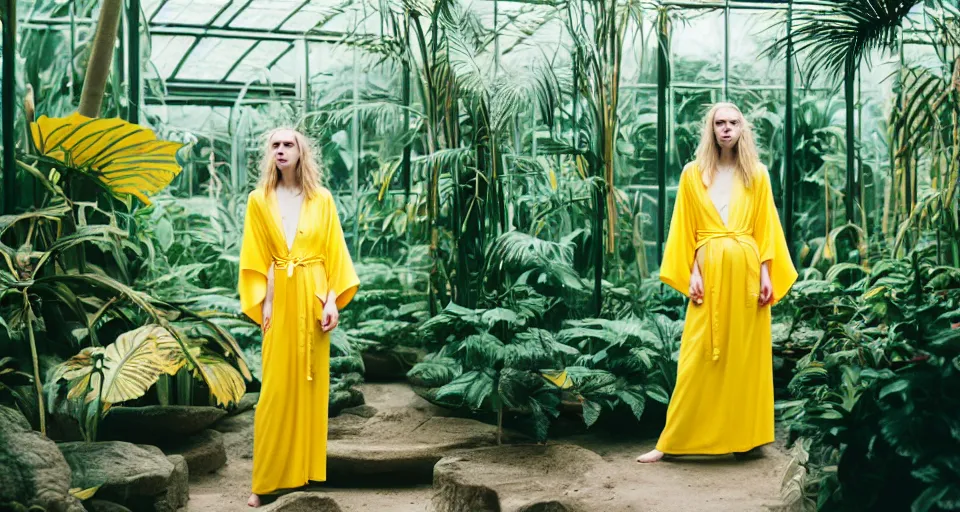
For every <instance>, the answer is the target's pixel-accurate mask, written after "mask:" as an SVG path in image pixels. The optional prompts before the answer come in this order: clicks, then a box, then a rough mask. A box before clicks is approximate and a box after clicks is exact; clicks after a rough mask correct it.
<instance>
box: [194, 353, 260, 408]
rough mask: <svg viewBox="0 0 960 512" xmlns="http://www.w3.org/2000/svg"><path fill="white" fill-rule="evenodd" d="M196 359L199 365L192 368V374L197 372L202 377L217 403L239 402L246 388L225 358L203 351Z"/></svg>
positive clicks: (224, 404)
mask: <svg viewBox="0 0 960 512" xmlns="http://www.w3.org/2000/svg"><path fill="white" fill-rule="evenodd" d="M196 359H197V363H199V366H198V367H197V368H195V369H194V375H196V374H199V375H200V376H201V377H203V380H204V382H206V384H207V387H209V388H210V393H212V394H213V396H214V397H215V398H216V399H217V405H222V406H227V405H229V404H230V403H240V399H241V398H243V394H244V393H245V392H246V390H247V387H246V384H245V383H244V382H243V376H242V375H240V372H239V371H237V369H236V368H234V367H233V365H231V364H230V363H228V362H227V360H226V359H223V358H222V357H220V356H218V355H216V354H211V353H203V354H200V355H199V356H198V357H197V358H196Z"/></svg>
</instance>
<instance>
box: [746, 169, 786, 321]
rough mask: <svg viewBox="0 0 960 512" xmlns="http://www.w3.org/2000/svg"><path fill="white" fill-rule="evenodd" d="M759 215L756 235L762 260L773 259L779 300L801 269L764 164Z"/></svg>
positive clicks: (759, 184) (758, 197)
mask: <svg viewBox="0 0 960 512" xmlns="http://www.w3.org/2000/svg"><path fill="white" fill-rule="evenodd" d="M756 182H757V189H756V191H755V192H754V194H755V197H756V204H757V209H756V218H755V219H754V228H753V238H754V239H755V240H756V241H757V247H758V248H759V249H760V263H763V262H766V261H769V262H770V281H771V284H773V302H772V303H771V305H772V304H776V303H777V302H779V301H780V299H782V298H783V297H784V296H786V295H787V292H789V291H790V288H791V287H792V286H793V283H795V282H796V281H797V269H796V268H795V267H794V265H793V260H792V259H791V258H790V249H789V247H788V246H787V239H786V237H785V236H784V234H783V226H781V224H780V216H779V214H778V213H777V206H776V203H774V201H773V188H772V187H771V185H770V174H769V173H768V172H767V169H766V168H761V169H760V171H759V172H758V176H757V180H756Z"/></svg>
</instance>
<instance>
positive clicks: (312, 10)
mask: <svg viewBox="0 0 960 512" xmlns="http://www.w3.org/2000/svg"><path fill="white" fill-rule="evenodd" d="M338 11H339V10H338V9H337V8H336V7H335V6H331V5H322V4H318V3H317V2H311V3H309V4H307V5H305V6H304V7H303V8H302V9H300V10H299V11H297V14H296V16H293V17H292V18H290V19H289V20H287V22H286V23H284V24H283V26H282V27H280V28H281V30H283V31H290V32H306V31H308V30H311V29H313V28H314V27H316V26H317V25H318V24H319V23H321V22H323V21H325V20H326V19H328V18H330V17H331V16H333V15H334V14H336V13H337V12H338Z"/></svg>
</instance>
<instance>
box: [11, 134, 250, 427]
mask: <svg viewBox="0 0 960 512" xmlns="http://www.w3.org/2000/svg"><path fill="white" fill-rule="evenodd" d="M32 132H33V135H34V142H35V146H36V147H37V148H38V150H39V154H38V155H33V156H30V157H29V159H32V160H33V165H32V164H30V163H26V162H20V168H21V170H23V171H24V172H25V173H26V174H27V175H28V176H30V177H31V179H33V180H36V182H37V183H39V185H40V188H41V189H42V190H43V191H44V194H43V197H42V201H41V203H40V204H38V205H37V208H36V209H34V210H33V211H29V212H26V213H22V214H19V215H8V216H4V217H3V218H2V219H0V236H4V239H5V240H6V241H14V242H15V247H17V248H16V249H13V248H11V247H9V246H7V245H3V246H2V247H0V249H2V252H3V256H4V260H5V262H6V269H4V270H0V308H2V310H3V315H2V317H3V318H4V320H5V324H6V325H7V326H9V328H8V329H7V331H8V332H7V334H8V336H6V337H5V338H6V339H5V340H3V342H4V344H5V345H11V344H12V347H16V350H11V351H10V352H9V353H14V354H15V355H14V357H18V356H19V355H20V354H21V353H22V352H23V351H22V350H21V347H23V344H22V343H19V342H18V340H24V339H25V340H27V341H28V343H27V344H26V345H27V346H28V347H29V360H30V361H32V366H33V375H32V377H33V384H34V387H35V389H36V399H37V405H38V411H37V418H36V419H37V420H38V423H39V427H40V429H41V431H44V432H45V431H46V425H45V423H46V411H45V409H44V407H43V399H42V395H43V393H42V392H41V388H42V381H41V373H42V372H41V369H40V365H41V356H53V357H54V358H57V357H69V356H70V355H72V354H73V353H75V351H76V350H77V349H80V348H82V347H84V346H88V347H94V348H95V347H99V346H102V345H103V342H104V341H106V342H107V343H109V342H110V341H112V340H113V339H115V337H116V336H119V335H120V334H121V333H122V332H126V331H129V330H131V329H134V328H137V327H140V326H142V325H144V324H146V323H153V324H157V325H159V326H161V327H163V328H164V329H166V330H167V332H169V333H170V334H171V335H172V336H173V337H174V339H175V340H176V342H177V343H178V344H179V346H180V348H181V351H182V353H183V354H184V357H185V358H186V360H187V362H188V364H187V367H188V369H190V370H192V371H198V372H200V374H202V375H204V377H205V379H206V381H207V383H208V385H209V386H210V387H211V389H214V388H217V393H219V394H220V397H221V398H223V397H225V396H226V395H228V393H221V392H220V391H221V388H222V385H220V384H218V383H217V382H216V378H215V375H213V374H210V373H209V372H206V371H204V370H203V369H202V367H203V364H204V363H203V361H202V358H201V356H200V355H197V356H194V355H193V353H192V352H191V350H190V345H189V344H188V342H187V339H194V340H201V339H203V340H208V341H210V342H212V343H213V344H214V346H216V347H217V349H218V350H219V352H218V353H219V354H220V355H221V356H223V357H225V358H226V359H227V360H230V361H231V364H234V365H236V369H237V370H238V371H240V372H241V374H242V375H243V377H245V378H250V374H249V372H248V371H247V368H246V365H245V363H244V362H243V359H242V357H241V356H240V349H239V347H238V346H237V344H236V341H235V340H234V339H233V338H232V337H231V336H230V335H229V333H227V332H225V331H223V330H222V329H220V328H218V327H217V326H216V325H215V324H213V323H212V322H210V321H209V320H206V319H204V318H203V317H202V316H200V315H198V314H196V313H194V312H192V311H190V310H189V309H186V308H175V307H173V306H171V305H169V304H166V303H163V302H162V301H159V300H156V299H153V298H151V297H149V296H147V295H146V294H144V293H142V292H140V291H138V290H136V289H134V288H133V287H131V285H132V284H133V281H134V274H133V268H132V267H134V266H135V260H134V258H133V257H132V255H135V254H137V253H138V252H139V247H138V246H137V244H135V243H133V242H132V241H131V240H130V236H129V234H130V232H131V228H132V227H133V223H132V222H131V221H130V220H129V217H128V216H126V214H124V213H123V212H122V210H118V206H120V205H119V204H118V202H117V201H113V200H112V197H114V196H117V197H123V198H125V199H129V198H130V197H132V196H136V197H140V198H142V199H143V200H149V199H148V197H147V194H149V193H151V192H154V191H156V190H158V189H159V188H161V187H162V186H164V184H165V183H169V180H170V179H172V178H173V176H175V175H176V172H177V171H178V170H179V168H178V167H175V165H176V161H175V158H174V155H173V153H172V152H171V145H170V144H169V143H162V142H158V141H156V140H155V137H154V136H153V134H152V133H151V132H149V131H143V130H142V129H140V128H137V127H133V126H132V125H129V124H127V123H125V122H123V121H120V120H116V119H113V120H88V119H85V118H83V117H82V116H79V115H74V116H70V117H68V118H66V119H42V120H41V121H40V122H38V123H36V124H34V125H33V126H32ZM119 134H123V135H125V136H126V137H124V136H118V135H119ZM80 139H83V140H85V141H86V143H87V144H88V145H86V146H84V145H80V144H77V141H78V140H80ZM176 147H179V146H178V145H174V147H173V150H174V151H175V148H176ZM171 161H172V163H171ZM141 164H146V167H142V166H141ZM41 169H43V170H41ZM87 196H90V197H89V199H90V200H83V199H79V198H78V197H80V198H85V197H87ZM97 199H101V200H102V201H97ZM101 205H102V206H101ZM38 333H42V336H43V337H42V338H41V339H38V336H37V335H38ZM184 333H187V334H184ZM211 349H212V347H211ZM203 357H206V356H203Z"/></svg>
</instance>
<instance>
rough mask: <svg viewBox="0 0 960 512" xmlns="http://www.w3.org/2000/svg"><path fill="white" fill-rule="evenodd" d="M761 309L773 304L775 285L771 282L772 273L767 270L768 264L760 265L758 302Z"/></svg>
mask: <svg viewBox="0 0 960 512" xmlns="http://www.w3.org/2000/svg"><path fill="white" fill-rule="evenodd" d="M757 302H759V304H760V307H764V306H766V305H768V304H770V303H771V302H773V283H772V282H771V281H770V271H769V270H768V269H767V262H764V263H763V265H760V297H759V299H758V300H757Z"/></svg>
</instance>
